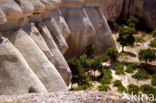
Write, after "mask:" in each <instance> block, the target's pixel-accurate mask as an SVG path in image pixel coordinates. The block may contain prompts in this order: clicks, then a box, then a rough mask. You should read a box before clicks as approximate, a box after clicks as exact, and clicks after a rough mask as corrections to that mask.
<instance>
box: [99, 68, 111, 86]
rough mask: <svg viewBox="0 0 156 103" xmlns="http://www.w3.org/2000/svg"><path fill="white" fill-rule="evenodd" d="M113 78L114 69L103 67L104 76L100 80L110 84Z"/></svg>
mask: <svg viewBox="0 0 156 103" xmlns="http://www.w3.org/2000/svg"><path fill="white" fill-rule="evenodd" d="M111 80H112V71H111V70H110V69H103V70H102V78H101V79H100V82H101V83H103V84H110V83H111Z"/></svg>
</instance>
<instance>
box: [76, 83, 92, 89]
mask: <svg viewBox="0 0 156 103" xmlns="http://www.w3.org/2000/svg"><path fill="white" fill-rule="evenodd" d="M92 86H93V85H92V84H83V85H79V86H78V87H77V88H74V90H76V91H81V90H86V89H88V88H90V87H92Z"/></svg>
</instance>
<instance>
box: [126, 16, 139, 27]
mask: <svg viewBox="0 0 156 103" xmlns="http://www.w3.org/2000/svg"><path fill="white" fill-rule="evenodd" d="M138 23H139V20H138V18H136V17H135V16H132V15H131V16H129V18H128V20H127V24H128V26H130V27H135V26H136V25H137V24H138Z"/></svg>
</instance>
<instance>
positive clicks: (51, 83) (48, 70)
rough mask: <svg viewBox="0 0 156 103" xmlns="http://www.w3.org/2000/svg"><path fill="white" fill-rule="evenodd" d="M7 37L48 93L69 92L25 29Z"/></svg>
mask: <svg viewBox="0 0 156 103" xmlns="http://www.w3.org/2000/svg"><path fill="white" fill-rule="evenodd" d="M5 36H6V37H7V38H8V39H9V40H10V41H11V42H12V43H13V45H14V46H15V47H16V48H17V49H18V50H19V51H20V52H21V53H22V55H23V56H24V58H25V59H26V61H27V63H28V64H29V66H30V67H31V69H32V70H33V71H34V73H35V74H36V75H37V76H38V78H39V79H40V80H41V82H42V83H43V84H44V85H45V87H46V88H47V90H48V91H57V90H63V91H64V90H67V86H66V85H65V83H64V81H63V79H62V78H61V76H60V74H59V73H58V71H57V70H56V68H55V67H54V66H53V65H52V63H50V62H49V60H48V58H47V57H46V56H45V55H44V53H43V52H42V51H41V50H40V48H39V47H38V46H37V45H36V44H35V42H34V41H33V40H32V39H31V38H30V37H29V36H28V34H27V33H26V32H25V31H24V30H23V29H19V30H18V31H16V32H14V33H12V35H10V34H7V35H5Z"/></svg>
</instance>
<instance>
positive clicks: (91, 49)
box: [85, 44, 95, 57]
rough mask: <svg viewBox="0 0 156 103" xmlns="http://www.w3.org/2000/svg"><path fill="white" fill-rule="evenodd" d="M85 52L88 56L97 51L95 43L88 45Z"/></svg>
mask: <svg viewBox="0 0 156 103" xmlns="http://www.w3.org/2000/svg"><path fill="white" fill-rule="evenodd" d="M85 53H86V55H87V56H88V57H90V56H92V54H94V53H95V45H94V44H91V45H89V46H87V47H86V50H85Z"/></svg>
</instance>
